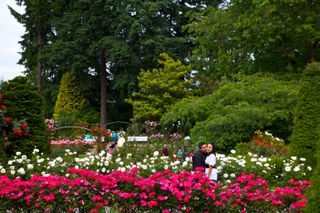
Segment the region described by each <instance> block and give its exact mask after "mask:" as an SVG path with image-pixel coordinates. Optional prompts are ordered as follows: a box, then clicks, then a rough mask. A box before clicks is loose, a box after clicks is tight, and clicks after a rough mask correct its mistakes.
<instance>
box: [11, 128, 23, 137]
mask: <svg viewBox="0 0 320 213" xmlns="http://www.w3.org/2000/svg"><path fill="white" fill-rule="evenodd" d="M13 134H15V135H18V136H22V132H21V130H20V129H15V130H13Z"/></svg>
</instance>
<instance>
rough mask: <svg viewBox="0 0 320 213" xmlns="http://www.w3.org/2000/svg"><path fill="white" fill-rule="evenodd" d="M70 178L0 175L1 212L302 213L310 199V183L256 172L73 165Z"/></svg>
mask: <svg viewBox="0 0 320 213" xmlns="http://www.w3.org/2000/svg"><path fill="white" fill-rule="evenodd" d="M68 172H69V173H70V174H71V175H70V177H69V178H65V177H62V176H58V175H51V176H47V177H44V176H39V175H34V176H33V177H32V178H31V179H30V180H28V181H25V180H21V179H19V178H16V179H14V180H10V179H9V178H8V177H7V176H0V202H1V203H2V205H1V206H0V210H2V211H6V210H12V211H14V210H17V211H18V209H23V210H24V211H25V210H32V211H41V212H42V211H43V212H60V211H66V212H68V211H69V212H72V211H73V210H74V209H75V208H79V209H81V210H84V211H88V212H92V213H93V212H98V211H99V209H100V208H102V207H104V206H111V205H112V206H117V207H118V209H119V210H120V211H123V212H140V211H153V210H154V211H157V212H159V211H162V212H164V213H169V212H176V211H181V212H212V211H217V212H230V211H241V212H250V211H258V212H259V210H263V211H264V212H268V211H270V212H273V211H279V212H289V211H290V212H300V211H301V209H303V208H304V207H305V205H306V202H307V199H306V197H305V196H304V195H303V192H304V191H305V190H306V188H307V187H308V186H309V185H310V182H309V181H304V182H303V181H294V180H291V181H290V183H289V185H288V186H286V187H283V188H276V189H275V190H274V191H271V190H270V189H268V187H269V186H268V183H267V182H266V181H265V180H263V179H262V178H261V177H258V176H255V175H253V174H249V175H246V174H242V175H241V176H240V177H238V178H237V179H236V180H235V182H234V183H229V184H226V185H222V184H219V183H214V182H210V180H209V179H208V178H207V177H206V176H205V175H204V174H203V173H202V172H195V173H191V172H187V171H183V172H181V173H178V174H176V173H172V172H170V171H169V170H165V171H162V172H158V173H155V174H153V175H151V176H149V177H147V178H143V177H139V176H138V169H136V168H135V169H132V170H131V171H129V172H121V171H115V172H112V173H110V174H107V175H104V174H99V173H95V172H93V171H91V170H78V169H75V168H70V169H69V170H68Z"/></svg>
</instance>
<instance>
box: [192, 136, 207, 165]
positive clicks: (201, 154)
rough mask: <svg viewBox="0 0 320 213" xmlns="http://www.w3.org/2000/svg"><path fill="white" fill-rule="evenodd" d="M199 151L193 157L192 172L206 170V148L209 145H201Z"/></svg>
mask: <svg viewBox="0 0 320 213" xmlns="http://www.w3.org/2000/svg"><path fill="white" fill-rule="evenodd" d="M198 147H199V150H198V151H197V152H195V153H194V154H193V156H192V170H193V171H196V169H197V168H200V169H203V171H204V170H205V168H206V163H205V160H206V147H207V145H206V144H205V143H202V142H201V143H199V145H198Z"/></svg>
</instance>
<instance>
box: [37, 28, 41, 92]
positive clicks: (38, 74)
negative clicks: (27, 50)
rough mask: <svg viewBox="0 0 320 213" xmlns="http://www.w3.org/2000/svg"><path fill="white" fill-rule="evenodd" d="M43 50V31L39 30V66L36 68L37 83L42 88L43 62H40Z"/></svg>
mask: <svg viewBox="0 0 320 213" xmlns="http://www.w3.org/2000/svg"><path fill="white" fill-rule="evenodd" d="M41 52H42V38H41V33H40V32H37V68H36V76H37V85H38V88H39V89H40V90H41V87H42V80H41V76H42V64H41V62H40V55H41Z"/></svg>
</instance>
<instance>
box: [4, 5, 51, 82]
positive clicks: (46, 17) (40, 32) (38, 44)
mask: <svg viewBox="0 0 320 213" xmlns="http://www.w3.org/2000/svg"><path fill="white" fill-rule="evenodd" d="M16 3H17V5H19V6H24V8H25V12H24V13H23V14H20V13H18V12H17V11H15V10H14V9H13V8H11V7H9V9H10V12H11V14H12V15H13V16H14V17H15V18H16V19H17V21H18V22H19V23H21V24H22V25H24V27H25V32H26V33H25V34H24V35H23V36H22V40H21V41H20V42H19V43H20V44H21V47H22V52H21V59H20V60H19V62H18V63H19V64H21V65H24V66H25V68H26V71H25V73H26V74H28V75H29V76H31V77H32V78H33V79H34V80H35V82H36V83H37V85H38V87H39V88H41V87H42V83H43V78H44V73H45V64H44V62H43V61H42V60H41V56H42V51H43V49H44V46H45V45H46V44H47V43H48V42H49V41H50V39H51V36H52V28H51V25H50V18H51V13H50V6H51V1H48V0H16Z"/></svg>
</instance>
